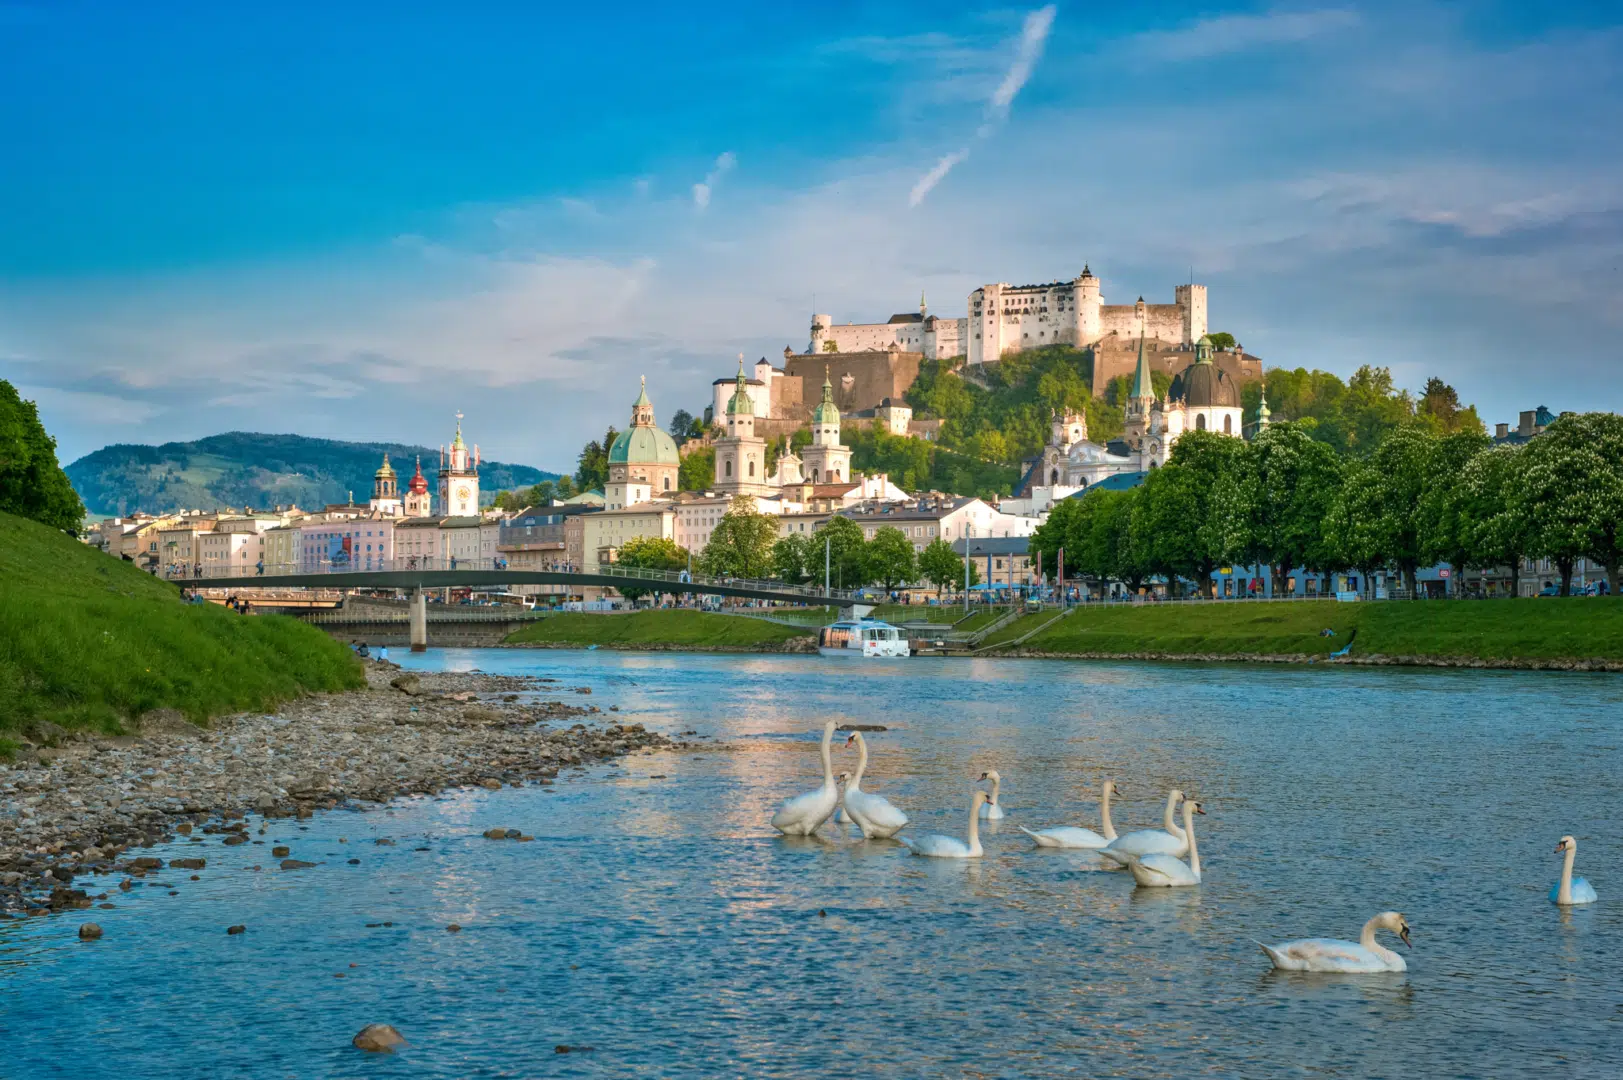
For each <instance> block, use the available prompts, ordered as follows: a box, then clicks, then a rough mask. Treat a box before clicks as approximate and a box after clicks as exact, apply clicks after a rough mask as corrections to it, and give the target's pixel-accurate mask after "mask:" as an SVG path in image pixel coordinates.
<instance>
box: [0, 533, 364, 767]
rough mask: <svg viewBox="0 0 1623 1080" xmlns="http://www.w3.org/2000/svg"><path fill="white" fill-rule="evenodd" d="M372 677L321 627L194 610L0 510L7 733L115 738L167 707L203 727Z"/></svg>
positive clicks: (159, 586)
mask: <svg viewBox="0 0 1623 1080" xmlns="http://www.w3.org/2000/svg"><path fill="white" fill-rule="evenodd" d="M363 681H364V680H363V677H362V675H361V668H360V664H359V662H358V661H356V660H355V658H354V657H353V656H352V655H351V654H350V652H349V650H348V649H346V648H345V647H344V646H343V645H340V644H339V643H337V642H335V641H333V640H332V639H331V638H329V637H328V636H327V635H326V634H323V633H322V632H321V631H319V630H317V629H315V628H314V627H310V626H305V625H304V624H302V623H300V622H297V621H295V620H293V619H289V618H285V617H283V616H252V617H244V616H241V615H236V614H234V613H232V612H230V611H227V610H226V609H224V608H222V607H219V606H217V605H214V604H207V605H189V604H185V603H183V602H182V601H181V599H180V594H179V592H178V591H177V590H176V589H175V587H174V586H172V585H169V584H167V583H165V582H162V581H159V580H157V579H156V578H153V577H151V576H150V575H147V574H144V573H142V572H141V571H139V570H137V569H136V568H135V567H134V566H132V565H131V564H129V563H125V562H120V561H119V560H117V559H114V558H111V557H109V556H107V555H103V554H102V553H101V552H99V551H95V550H93V549H91V548H88V547H86V546H85V545H83V544H81V543H79V542H77V541H75V540H74V539H73V538H71V537H69V536H67V535H65V534H63V533H59V532H56V531H55V530H52V529H48V528H46V527H45V526H43V525H38V524H36V523H34V522H32V521H26V520H24V519H22V518H18V517H13V516H11V515H9V514H0V736H4V735H6V734H9V733H15V732H19V731H26V730H28V729H29V728H30V727H31V726H32V725H34V724H35V723H37V722H38V721H42V720H48V721H51V722H54V723H57V724H60V725H62V726H63V727H68V728H96V729H99V730H103V731H108V732H114V731H118V730H120V728H121V727H122V726H123V725H124V724H125V723H126V722H127V721H129V720H132V719H133V718H135V717H137V716H139V715H141V714H142V713H144V712H146V711H148V710H150V709H159V708H172V709H178V710H180V711H181V712H182V713H184V714H185V715H186V716H187V717H189V718H190V719H192V720H196V721H203V720H206V719H207V718H208V717H210V716H217V715H220V714H222V713H228V712H237V711H241V710H246V709H260V708H266V707H268V706H270V705H271V704H272V703H274V702H276V701H278V700H281V699H284V698H288V697H292V696H295V695H298V694H300V693H303V692H305V691H310V690H339V689H346V688H350V687H356V686H360V685H361V684H362V682H363Z"/></svg>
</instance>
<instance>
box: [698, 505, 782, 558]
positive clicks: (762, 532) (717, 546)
mask: <svg viewBox="0 0 1623 1080" xmlns="http://www.w3.org/2000/svg"><path fill="white" fill-rule="evenodd" d="M777 538H778V519H777V518H776V517H775V516H773V515H771V514H763V513H761V512H760V511H759V510H758V509H756V506H755V499H754V498H753V497H752V496H749V495H735V496H733V500H732V502H730V503H729V504H728V506H727V512H726V513H725V514H723V515H722V516H721V520H720V521H718V522H717V523H716V527H715V529H714V530H713V531H712V532H711V534H710V542H709V543H708V544H706V545H705V546H704V552H703V553H702V554H701V555H700V556H699V565H700V568H701V569H703V570H704V572H705V573H707V574H713V575H715V576H717V577H744V578H764V577H766V576H767V575H769V574H770V573H771V572H772V545H773V544H774V543H776V542H777Z"/></svg>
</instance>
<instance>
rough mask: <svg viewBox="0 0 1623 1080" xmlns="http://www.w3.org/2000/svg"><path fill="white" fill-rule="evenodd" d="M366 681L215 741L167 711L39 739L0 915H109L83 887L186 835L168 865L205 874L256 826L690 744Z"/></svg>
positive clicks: (547, 711) (556, 703)
mask: <svg viewBox="0 0 1623 1080" xmlns="http://www.w3.org/2000/svg"><path fill="white" fill-rule="evenodd" d="M367 682H368V687H367V689H365V690H358V691H354V692H351V693H345V694H332V695H317V696H314V697H309V698H305V699H302V700H299V701H294V702H291V703H289V704H288V705H287V706H286V707H285V708H283V709H281V710H280V711H278V712H275V713H247V714H241V715H237V716H228V717H223V718H220V719H217V720H215V721H214V722H213V724H212V725H211V726H210V727H209V728H207V729H201V728H198V727H196V726H194V725H192V724H190V723H187V722H186V721H185V720H184V719H183V718H182V717H180V716H179V715H178V714H175V713H165V712H162V711H160V712H155V713H149V714H147V715H146V716H144V717H142V718H141V720H140V722H139V724H138V730H139V734H138V735H134V736H120V737H117V738H108V737H105V736H88V735H87V736H80V737H73V736H70V735H69V734H68V733H67V732H64V731H62V730H61V729H60V728H54V727H53V726H52V725H41V726H40V727H39V728H36V729H35V730H34V731H33V732H32V733H31V734H32V741H31V742H29V743H28V744H26V745H25V747H24V749H23V750H22V751H21V752H19V753H18V755H17V757H16V760H14V761H13V762H12V763H10V764H9V765H6V764H0V912H8V913H17V912H22V913H25V914H40V913H44V912H47V911H53V910H63V909H68V908H88V907H91V906H93V904H95V903H96V902H97V901H104V902H105V901H106V900H107V894H105V893H103V894H100V895H90V894H88V893H87V891H86V890H84V889H77V888H74V887H73V885H74V882H75V880H76V879H77V878H79V877H80V876H81V875H85V874H98V875H105V874H109V873H113V874H124V875H128V876H127V877H126V879H125V880H126V881H129V880H131V879H133V878H139V877H142V876H145V875H146V874H148V873H152V872H154V871H156V870H158V869H160V868H161V866H162V864H161V862H160V861H159V860H157V859H155V858H152V857H150V856H143V855H142V854H141V852H140V849H141V848H143V847H151V846H153V845H154V844H157V843H159V842H163V841H168V840H172V839H174V837H175V836H176V834H181V835H185V834H191V833H195V834H196V835H194V837H193V839H194V840H197V839H199V838H203V842H201V843H197V844H196V851H195V855H196V856H197V858H182V859H179V860H174V861H171V863H170V864H169V865H170V866H171V867H173V868H176V869H179V870H188V871H189V870H200V869H202V868H203V867H204V866H205V865H206V863H207V857H208V854H209V852H208V848H209V847H211V846H212V845H213V842H214V841H215V837H218V842H219V843H223V844H225V845H236V844H242V843H247V842H249V840H250V837H249V815H255V816H257V817H260V818H274V817H309V816H310V815H311V814H312V813H313V812H314V811H316V810H321V809H334V808H337V807H340V806H351V807H361V806H364V805H365V804H369V803H374V804H375V803H381V802H384V801H386V800H389V799H391V798H394V797H396V796H399V795H410V794H432V793H436V792H440V791H444V790H447V789H450V788H455V787H461V786H465V785H481V786H484V787H486V788H491V789H497V788H501V787H502V786H504V785H512V786H515V787H517V786H521V785H523V784H525V783H530V782H535V783H542V784H546V783H551V782H552V779H553V777H555V776H557V774H558V770H559V769H560V768H563V767H567V766H574V765H583V764H588V763H590V762H594V761H600V760H604V759H608V758H614V757H619V756H622V755H625V754H630V753H635V752H638V751H642V750H647V749H663V748H669V747H679V746H683V745H685V744H682V743H676V742H673V741H672V740H670V739H668V738H666V737H665V736H663V735H660V734H658V733H655V732H650V731H646V730H644V728H643V726H642V725H641V724H620V723H614V722H611V718H612V714H611V713H604V712H603V711H602V710H601V709H599V708H598V707H597V706H595V705H592V704H590V703H589V702H588V701H587V697H588V695H590V693H591V690H590V688H589V687H573V686H565V685H561V684H558V683H556V682H554V681H553V680H549V679H539V678H531V677H521V676H497V675H485V674H480V673H472V674H458V673H423V674H420V675H419V674H402V673H401V672H400V671H399V670H398V669H396V668H395V667H394V666H393V665H371V666H370V669H369V671H368V673H367ZM551 698H556V700H548V699H551ZM566 699H567V700H566ZM261 831H262V830H261ZM272 865H275V864H274V863H272ZM104 906H105V904H104Z"/></svg>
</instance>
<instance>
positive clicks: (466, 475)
mask: <svg viewBox="0 0 1623 1080" xmlns="http://www.w3.org/2000/svg"><path fill="white" fill-rule="evenodd" d="M440 512H441V513H443V514H445V515H446V516H447V517H478V516H479V448H478V447H477V446H475V447H474V448H473V450H472V451H469V449H468V444H467V443H465V442H463V441H462V414H461V413H457V414H456V439H455V440H453V441H452V443H451V449H450V450H449V451H446V450H445V449H443V448H442V449H441V450H440Z"/></svg>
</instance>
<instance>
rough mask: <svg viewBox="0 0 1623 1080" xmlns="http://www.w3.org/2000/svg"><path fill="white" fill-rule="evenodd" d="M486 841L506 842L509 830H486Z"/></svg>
mask: <svg viewBox="0 0 1623 1080" xmlns="http://www.w3.org/2000/svg"><path fill="white" fill-rule="evenodd" d="M485 839H486V840H506V839H507V830H506V829H486V830H485Z"/></svg>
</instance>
